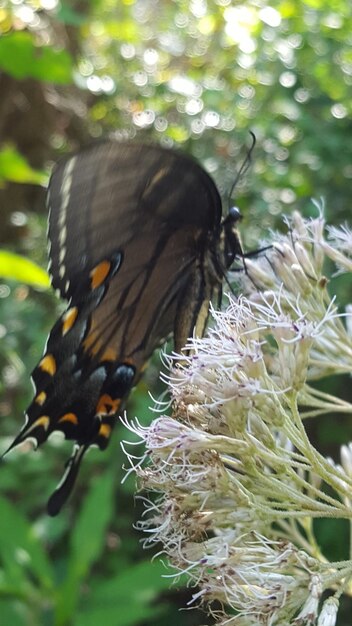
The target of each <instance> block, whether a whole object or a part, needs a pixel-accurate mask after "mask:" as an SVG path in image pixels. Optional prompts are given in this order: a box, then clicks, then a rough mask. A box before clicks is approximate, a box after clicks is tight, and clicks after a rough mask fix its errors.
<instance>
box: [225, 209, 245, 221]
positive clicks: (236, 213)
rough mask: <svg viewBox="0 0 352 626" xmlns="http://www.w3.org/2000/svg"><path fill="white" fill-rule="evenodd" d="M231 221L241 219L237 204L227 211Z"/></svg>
mask: <svg viewBox="0 0 352 626" xmlns="http://www.w3.org/2000/svg"><path fill="white" fill-rule="evenodd" d="M228 216H229V218H230V219H231V222H232V223H235V222H239V221H240V220H241V219H242V213H241V211H240V210H239V208H238V207H237V206H232V207H230V209H229V213H228Z"/></svg>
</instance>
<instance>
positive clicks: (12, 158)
mask: <svg viewBox="0 0 352 626" xmlns="http://www.w3.org/2000/svg"><path fill="white" fill-rule="evenodd" d="M0 44H1V39H0ZM2 180H9V181H11V182H14V183H33V184H35V185H45V184H46V183H47V180H48V175H47V174H46V173H45V172H42V171H39V170H35V169H33V168H32V167H31V166H30V165H29V163H28V161H27V160H26V159H25V158H24V156H22V154H20V153H19V152H18V151H17V150H16V148H15V147H14V146H12V145H11V144H9V145H7V146H5V147H4V148H2V150H0V183H1V181H2Z"/></svg>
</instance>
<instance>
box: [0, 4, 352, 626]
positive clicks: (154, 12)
mask: <svg viewBox="0 0 352 626" xmlns="http://www.w3.org/2000/svg"><path fill="white" fill-rule="evenodd" d="M351 32H352V9H351V0H333V1H331V0H329V1H328V0H306V1H295V0H283V1H281V2H278V1H275V0H273V1H272V2H271V3H269V2H267V0H250V1H248V2H246V3H245V4H241V3H239V2H233V1H232V2H231V1H230V0H218V1H215V0H209V1H208V2H206V1H205V0H191V1H190V2H189V1H182V0H180V1H177V0H175V1H171V0H124V1H116V0H77V1H73V2H64V1H63V2H59V1H58V0H33V1H32V2H29V1H28V2H25V1H21V0H12V1H9V0H0V72H1V73H0V142H1V143H0V209H1V210H0V238H1V244H0V245H1V250H0V339H1V343H0V392H1V396H0V417H1V450H5V449H6V447H7V445H8V444H9V443H10V442H11V439H12V438H13V437H14V435H15V434H16V433H17V431H18V429H19V428H20V426H21V424H22V419H23V418H22V416H23V411H24V410H25V409H26V406H27V405H28V403H29V402H30V400H31V384H30V372H31V370H32V369H33V367H34V366H35V364H36V362H37V361H38V359H39V358H40V356H41V354H42V351H43V346H44V343H45V340H46V336H47V333H48V332H49V330H50V328H51V326H52V325H53V323H54V321H55V319H56V317H57V315H58V311H59V310H61V309H60V303H59V302H58V301H57V299H56V298H55V296H54V295H53V294H52V293H51V291H50V289H49V288H48V279H47V275H46V273H45V272H43V271H42V269H41V268H43V269H44V268H45V267H46V263H47V253H46V236H45V232H46V208H45V185H46V183H47V180H48V176H49V173H50V169H51V167H52V165H53V163H54V162H55V161H56V160H57V159H58V158H59V157H60V156H61V155H65V154H67V153H69V152H71V151H73V150H77V149H79V148H80V147H81V146H83V145H85V144H87V143H88V142H89V141H91V140H92V138H93V139H94V138H100V137H102V136H107V135H109V134H110V135H111V134H113V135H114V136H116V137H118V138H127V137H135V136H137V135H138V137H139V138H140V139H142V140H143V139H144V138H145V139H147V140H149V141H150V140H155V141H157V142H161V143H163V144H164V145H167V146H180V147H181V148H183V149H184V150H186V151H188V152H190V153H191V154H193V155H194V156H195V157H196V158H198V159H199V160H200V161H201V162H202V163H203V165H204V167H205V168H206V169H207V170H208V172H209V173H210V174H211V175H212V176H213V177H214V179H215V180H216V182H217V184H218V186H219V189H220V191H221V192H222V194H223V197H224V198H225V201H224V204H225V209H226V208H227V199H226V198H227V195H226V193H227V192H228V190H229V188H230V187H231V184H232V182H233V180H234V178H235V176H236V172H237V171H238V168H239V165H240V164H241V162H242V161H243V159H244V157H245V155H246V152H247V149H248V146H249V145H250V135H249V131H250V130H251V131H253V132H254V133H255V135H256V137H257V145H256V148H255V151H254V154H253V164H252V167H251V168H250V170H249V171H248V172H247V173H246V175H245V176H244V177H243V178H242V179H241V180H240V181H239V184H238V185H237V186H236V190H235V196H236V203H237V204H238V205H239V206H240V207H241V210H242V213H243V214H244V220H243V223H242V233H243V237H244V241H245V247H246V248H247V249H251V248H255V247H256V246H258V245H260V244H258V242H260V241H261V239H264V238H265V237H266V236H267V235H268V229H270V228H272V227H277V226H279V227H280V225H281V218H282V214H283V213H290V211H291V210H292V209H293V208H299V209H301V210H302V211H303V212H304V214H305V215H306V216H308V215H314V214H316V209H315V208H314V206H313V204H312V203H311V198H312V197H314V198H320V197H322V198H324V201H325V206H326V215H327V218H328V220H329V221H332V222H334V223H340V222H341V221H344V220H345V219H349V218H350V217H351V209H350V195H351V181H352V141H351V140H352V137H351V134H352V133H351V130H352V120H351V108H352V86H351V85H352V45H351ZM136 175H137V173H136ZM336 288H337V290H338V292H339V295H340V298H341V299H342V301H343V302H347V301H349V300H350V299H351V284H350V281H349V280H348V278H347V279H346V277H340V278H339V279H338V281H337V287H336ZM159 364H160V362H159V357H158V355H156V357H155V358H154V360H153V362H152V363H151V365H150V367H149V369H148V371H147V374H146V376H145V378H144V380H143V381H142V382H141V384H140V385H139V387H138V388H137V390H135V391H134V392H133V394H132V396H131V398H130V401H129V405H128V414H129V416H130V417H131V418H132V417H134V415H138V416H139V417H140V419H141V420H143V421H144V422H145V423H147V422H148V420H150V419H151V415H152V413H151V412H150V410H149V408H148V407H149V405H150V404H152V401H151V400H150V398H149V396H148V389H152V390H153V394H155V395H157V394H158V392H159V390H160V387H159V386H158V385H159V383H158V382H157V380H158V370H159ZM327 386H328V388H329V390H330V391H332V392H339V393H341V394H342V395H345V396H346V397H347V395H348V393H349V388H350V387H351V385H350V382H349V380H347V378H343V379H341V380H339V381H334V380H333V381H329V382H328V383H326V384H325V389H326V388H327ZM309 428H310V430H311V433H312V436H314V438H315V441H316V444H317V445H318V447H319V448H320V449H321V450H322V451H323V452H325V453H328V454H331V455H332V456H334V457H335V458H337V455H338V449H339V445H340V444H341V443H343V442H345V441H347V440H349V439H352V422H351V420H349V421H348V420H347V421H346V418H344V419H343V420H339V421H336V420H335V421H333V420H332V418H331V416H327V418H326V419H324V420H320V421H319V424H318V423H317V422H314V423H313V424H311V425H309ZM121 439H131V434H129V433H126V432H124V431H123V429H122V427H120V428H118V429H116V433H115V437H114V440H113V441H112V443H111V444H110V447H109V449H108V451H107V452H105V453H104V454H102V453H100V452H99V451H94V450H92V452H91V453H90V454H89V455H88V456H87V458H86V460H85V463H84V465H83V468H82V470H81V475H80V480H79V484H78V486H77V488H76V491H75V493H74V496H73V497H72V499H71V500H70V502H69V504H68V506H67V507H66V508H65V509H64V510H63V511H62V513H61V514H60V516H59V517H58V518H55V519H50V518H48V517H47V516H46V513H45V505H46V500H47V497H48V495H50V493H51V491H52V489H53V487H54V486H55V485H56V481H57V480H58V478H59V477H60V476H61V472H62V466H63V463H64V460H65V459H66V458H67V454H68V449H70V444H69V443H68V444H67V445H62V446H58V445H55V443H54V442H53V443H51V442H49V443H47V444H46V445H45V446H44V447H43V448H41V449H40V450H38V451H37V452H36V453H28V451H23V450H22V451H16V452H14V453H13V454H12V456H11V458H9V459H8V460H6V462H3V464H2V465H1V467H0V494H1V501H0V560H1V570H0V615H1V623H4V624H9V625H10V626H37V625H42V624H43V625H44V626H46V625H47V626H90V625H91V624H92V625H93V624H94V625H96V624H99V623H103V622H104V623H105V624H106V625H107V626H127V625H132V624H134V625H138V626H142V625H147V624H155V625H156V626H164V625H168V626H169V625H170V624H182V625H185V626H196V625H199V624H204V623H207V624H211V623H212V622H211V619H210V618H209V619H208V618H206V617H205V616H204V614H202V613H200V612H198V611H197V610H194V611H183V612H181V613H180V612H179V611H178V607H179V606H185V605H186V604H187V602H188V601H189V600H190V598H191V595H192V590H190V589H187V588H186V587H184V586H182V584H181V582H179V584H178V585H174V586H173V587H171V589H169V585H170V579H168V578H163V577H162V576H161V574H162V573H165V572H167V569H166V568H165V566H164V565H163V564H161V563H160V562H159V561H158V560H156V561H155V562H154V563H153V564H151V563H150V557H151V556H152V555H151V554H150V553H143V550H142V547H141V544H140V539H141V537H140V535H139V534H138V533H137V532H136V531H135V530H134V529H133V523H134V522H136V520H137V519H138V518H139V516H140V514H141V510H140V505H139V503H138V501H137V502H134V498H133V489H134V484H133V479H132V478H130V479H129V480H127V481H126V482H125V483H124V484H123V485H122V486H121V484H120V483H121V479H122V477H123V475H124V473H123V470H122V468H121V466H122V464H123V463H125V464H126V460H125V461H124V459H123V455H122V452H121V450H120V446H119V440H121ZM345 530H346V532H345ZM318 532H319V533H320V537H321V540H322V541H323V544H324V545H325V546H326V550H327V552H329V555H330V556H331V555H335V558H340V555H344V554H345V549H346V546H345V544H346V542H347V537H348V535H347V529H345V528H343V529H342V531H341V532H336V527H335V526H333V527H332V526H331V525H330V526H327V525H324V524H323V525H320V526H319V527H318ZM339 624H341V626H347V625H349V626H350V607H348V606H347V605H346V610H345V614H341V617H340V622H339Z"/></svg>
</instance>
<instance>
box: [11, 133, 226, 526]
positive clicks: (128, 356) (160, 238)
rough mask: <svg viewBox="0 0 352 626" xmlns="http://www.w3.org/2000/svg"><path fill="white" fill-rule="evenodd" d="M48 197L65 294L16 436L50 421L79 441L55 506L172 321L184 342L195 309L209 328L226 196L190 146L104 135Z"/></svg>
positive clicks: (57, 177)
mask: <svg viewBox="0 0 352 626" xmlns="http://www.w3.org/2000/svg"><path fill="white" fill-rule="evenodd" d="M48 205H49V210H50V217H49V241H50V269H51V274H52V284H53V286H54V287H55V288H56V289H58V290H59V292H60V294H61V296H62V297H63V298H65V299H67V300H68V301H69V305H68V308H67V310H66V311H65V313H64V314H63V315H62V316H61V318H60V319H59V320H58V322H57V323H56V324H55V326H54V328H53V330H52V331H51V333H50V336H49V339H48V343H47V347H46V352H45V354H44V356H43V358H42V359H41V361H40V363H39V364H38V366H37V367H36V368H35V370H34V372H33V381H34V384H35V388H36V393H35V398H34V400H33V402H32V404H31V405H30V407H29V409H28V412H27V422H26V424H25V426H24V427H23V429H22V430H21V432H20V433H19V435H18V437H17V438H16V439H15V441H14V442H13V444H12V446H11V447H13V446H14V445H17V444H19V443H21V442H22V441H24V440H25V439H27V438H29V437H30V438H32V439H33V440H34V442H35V444H36V445H38V444H41V443H42V442H44V441H45V440H46V439H47V437H48V436H49V434H50V433H51V432H53V431H54V430H61V431H62V432H63V433H64V434H65V436H66V438H68V439H73V440H75V441H76V443H77V446H76V448H75V451H74V454H73V456H72V457H71V459H70V460H69V462H68V467H67V472H66V475H65V476H64V479H63V482H62V483H61V485H59V487H58V489H57V490H56V491H55V492H54V494H53V496H52V498H51V499H50V501H49V512H50V513H51V514H56V513H57V512H58V511H59V510H60V508H61V506H62V504H63V502H64V501H65V499H66V498H67V496H68V495H69V493H70V491H71V489H72V486H73V483H74V480H75V477H76V475H77V472H78V467H79V464H80V462H81V459H82V457H83V454H84V452H85V451H86V449H87V448H88V447H89V446H90V445H93V444H95V445H98V446H99V447H100V448H101V449H103V448H105V447H106V445H107V443H108V441H109V437H110V434H111V430H112V427H113V424H114V421H115V416H116V413H117V411H119V410H121V405H122V402H123V401H124V399H125V398H126V396H127V395H128V393H129V391H130V389H131V387H132V386H133V384H135V382H136V380H137V378H138V376H139V373H140V370H141V368H142V366H143V364H144V362H145V360H146V359H147V358H148V357H149V356H150V354H151V353H152V351H153V350H154V348H155V347H156V346H157V345H158V344H159V343H160V341H161V340H162V339H163V338H164V337H165V336H167V335H168V334H169V333H170V332H171V331H173V330H174V331H175V343H176V346H177V349H180V348H181V347H182V345H183V344H184V342H185V341H186V339H187V337H188V336H189V335H190V334H191V333H192V331H193V327H194V326H195V325H197V321H198V320H199V319H200V322H198V326H199V328H201V330H202V327H203V324H204V319H203V318H204V310H205V309H207V303H208V301H209V299H210V298H211V295H212V287H213V282H214V281H213V280H210V281H209V280H208V274H209V268H207V267H206V265H205V259H206V256H207V255H206V253H207V251H208V249H209V248H211V247H214V246H216V243H217V241H218V238H219V233H220V219H221V202H220V198H219V195H218V192H217V190H216V187H215V185H214V183H213V182H212V180H211V179H210V177H209V176H208V175H207V174H206V173H205V172H204V171H203V170H202V168H201V167H200V166H199V165H197V164H196V163H195V162H193V160H191V159H189V158H188V157H185V156H184V155H179V154H178V153H176V152H174V151H170V150H165V149H162V148H159V147H155V146H146V145H139V144H133V143H122V144H121V143H117V142H107V143H102V144H99V145H97V146H94V147H92V148H90V149H87V150H85V151H83V152H82V153H80V154H78V155H76V156H73V157H71V158H70V159H68V160H67V161H66V162H64V163H61V164H59V165H58V166H57V167H56V169H55V171H54V173H53V175H52V178H51V181H50V184H49V192H48ZM201 312H202V315H200V313H201Z"/></svg>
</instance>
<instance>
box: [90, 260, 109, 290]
mask: <svg viewBox="0 0 352 626" xmlns="http://www.w3.org/2000/svg"><path fill="white" fill-rule="evenodd" d="M110 268H111V263H110V261H102V262H101V263H99V265H97V266H96V267H94V269H92V271H91V272H90V274H89V276H90V277H91V281H92V282H91V287H92V289H96V288H97V287H100V285H101V284H102V283H103V282H104V280H105V278H106V277H107V275H108V273H109V272H110Z"/></svg>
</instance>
